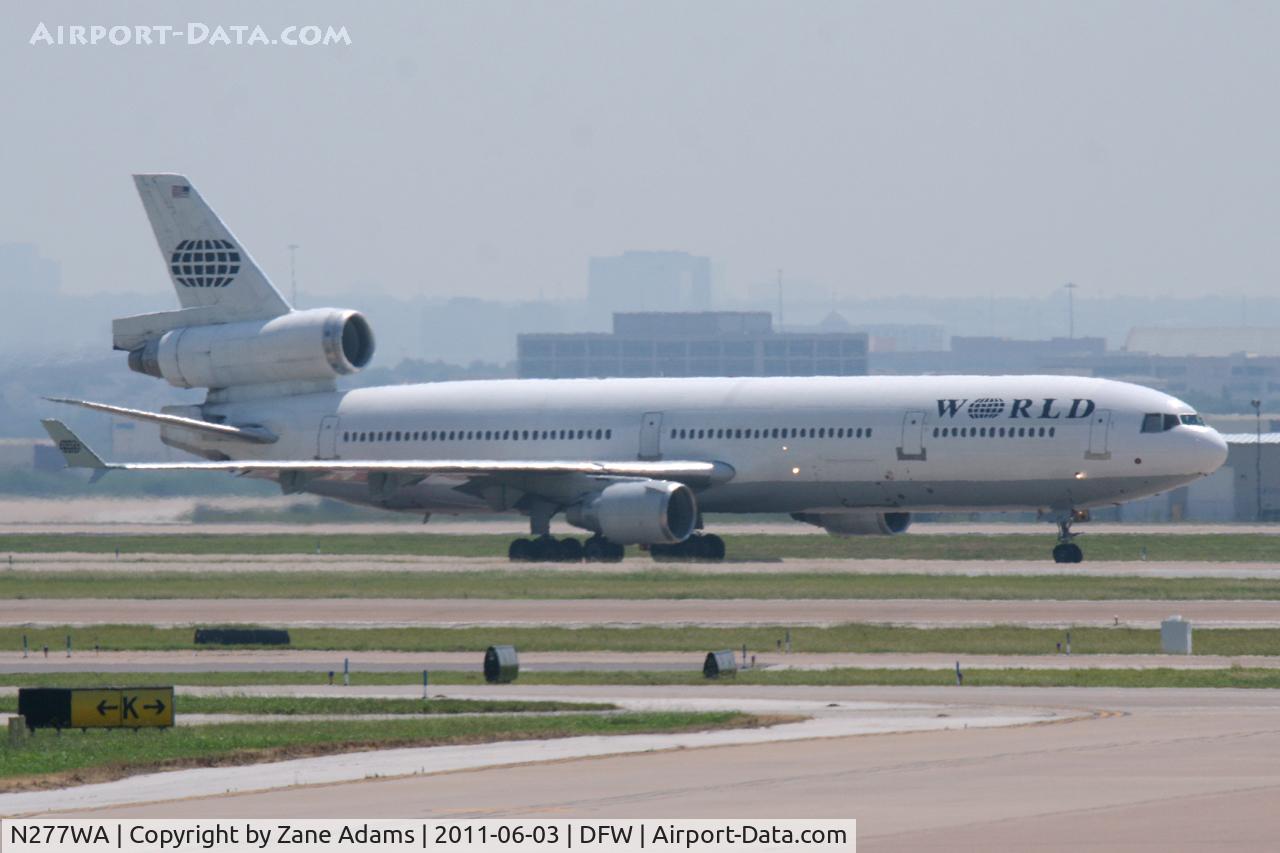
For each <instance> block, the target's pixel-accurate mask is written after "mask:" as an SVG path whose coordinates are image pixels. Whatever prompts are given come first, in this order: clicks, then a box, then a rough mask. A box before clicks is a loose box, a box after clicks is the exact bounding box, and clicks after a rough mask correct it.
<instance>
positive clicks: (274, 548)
mask: <svg viewBox="0 0 1280 853" xmlns="http://www.w3.org/2000/svg"><path fill="white" fill-rule="evenodd" d="M1086 530H1087V529H1086ZM511 538H512V537H511V536H509V535H505V534H493V533H475V534H432V533H430V532H429V528H428V530H427V532H420V531H412V532H409V531H406V532H404V533H376V534H375V533H326V534H311V533H264V534H243V533H174V534H147V535H142V534H138V535H130V534H114V533H109V534H83V533H74V534H70V533H47V534H44V533H41V534H11V535H5V536H0V554H3V553H14V554H20V553H50V552H61V551H67V552H84V553H94V554H113V553H116V552H117V550H118V551H119V553H120V555H121V557H123V558H126V559H127V558H128V557H129V556H130V555H136V554H315V553H322V554H349V555H382V556H385V555H401V556H445V557H496V558H501V559H505V558H506V555H507V546H508V545H509V544H510V542H511ZM724 538H725V542H726V546H727V549H728V553H729V556H730V557H731V558H732V559H734V560H774V559H778V558H784V557H796V558H799V557H813V558H824V557H827V558H855V559H856V558H864V559H870V558H885V559H894V558H897V559H911V560H931V559H948V560H1036V561H1046V562H1047V561H1048V559H1049V550H1050V548H1051V547H1052V545H1053V531H1052V528H1051V527H1050V526H1049V525H1045V533H1044V535H1035V534H1022V533H1011V534H1001V535H990V536H988V535H982V534H963V533H962V534H953V535H948V534H943V535H937V536H911V535H910V534H907V535H905V536H893V537H881V536H861V537H853V538H848V539H841V538H836V537H832V536H823V535H817V534H815V535H812V536H794V535H787V534H767V533H740V534H739V533H729V534H727V535H725V537H724ZM1082 544H1083V546H1084V548H1085V551H1086V553H1087V556H1088V559H1090V560H1137V559H1139V558H1140V556H1141V555H1142V554H1143V553H1144V552H1145V554H1146V557H1147V559H1150V560H1154V561H1162V560H1197V561H1198V560H1204V561H1211V562H1238V561H1274V560H1275V559H1276V555H1277V548H1278V547H1280V546H1278V545H1277V539H1276V537H1275V536H1268V535H1266V534H1253V533H1240V534H1235V533H1204V534H1186V535H1177V536H1170V535H1165V534H1162V533H1161V532H1160V531H1158V530H1155V531H1152V532H1151V533H1097V534H1093V535H1090V536H1088V537H1087V538H1086V539H1084V540H1082ZM633 550H634V549H633Z"/></svg>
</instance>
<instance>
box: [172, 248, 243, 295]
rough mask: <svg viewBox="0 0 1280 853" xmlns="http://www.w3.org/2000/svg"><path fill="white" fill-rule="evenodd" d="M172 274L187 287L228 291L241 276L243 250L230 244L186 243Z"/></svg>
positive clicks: (175, 253)
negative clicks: (225, 288) (233, 281)
mask: <svg viewBox="0 0 1280 853" xmlns="http://www.w3.org/2000/svg"><path fill="white" fill-rule="evenodd" d="M169 270H170V271H171V272H172V273H173V279H174V281H176V282H178V283H179V284H181V285H182V286H183V287H226V286H227V285H228V284H230V283H231V281H232V279H234V278H235V277H236V273H238V272H240V250H239V249H238V248H237V247H236V245H235V244H234V243H232V242H231V241H230V240H216V239H215V240H183V241H182V242H181V243H179V244H178V246H177V248H175V249H174V250H173V255H172V256H171V257H170V258H169Z"/></svg>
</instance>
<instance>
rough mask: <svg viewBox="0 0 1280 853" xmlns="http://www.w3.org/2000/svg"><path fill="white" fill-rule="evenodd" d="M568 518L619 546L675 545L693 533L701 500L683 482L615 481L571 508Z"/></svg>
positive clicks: (567, 511) (567, 514) (572, 522)
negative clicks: (696, 498)
mask: <svg viewBox="0 0 1280 853" xmlns="http://www.w3.org/2000/svg"><path fill="white" fill-rule="evenodd" d="M565 518H567V519H568V520H569V523H570V524H573V525H575V526H577V527H581V528H584V529H586V530H594V531H595V532H596V533H599V534H600V535H601V536H603V537H604V538H606V539H608V540H609V541H610V542H616V543H617V544H619V545H672V544H675V543H676V542H683V541H684V540H686V539H688V538H689V537H690V536H691V535H693V530H694V526H695V525H696V524H697V522H698V502H697V501H696V500H695V499H694V497H693V492H692V491H690V489H689V487H688V486H685V485H682V484H681V483H672V482H669V481H667V480H642V481H638V482H634V483H615V484H613V485H612V486H606V487H605V488H604V489H602V490H601V491H600V492H599V494H596V495H594V496H592V497H590V498H587V499H586V500H584V501H583V502H582V503H580V504H574V505H573V506H571V507H569V508H568V510H566V511H565Z"/></svg>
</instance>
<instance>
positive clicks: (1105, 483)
mask: <svg viewBox="0 0 1280 853" xmlns="http://www.w3.org/2000/svg"><path fill="white" fill-rule="evenodd" d="M1187 482H1188V478H1187V477H1186V476H1183V475H1178V476H1153V477H1097V478H1092V479H1087V480H1078V481H1070V482H1069V484H1067V483H1064V481H1063V480H1061V479H1059V478H1044V479H1039V478H1037V479H1028V480H975V479H966V480H949V481H945V482H934V481H929V480H916V481H904V480H889V481H876V482H861V483H835V484H833V483H814V482H791V481H783V482H757V483H737V482H731V483H727V484H725V485H722V486H716V487H715V488H713V489H709V490H707V491H705V492H703V493H701V494H700V495H699V496H698V501H699V506H700V507H701V509H702V510H703V511H704V512H730V513H732V512H786V513H790V512H805V511H818V510H831V511H847V510H850V509H882V510H883V509H889V510H892V509H903V510H912V511H916V512H967V511H982V510H985V511H1013V512H1017V511H1034V510H1038V509H1047V508H1053V507H1065V506H1072V507H1076V508H1086V507H1092V506H1104V505H1108V504H1113V503H1117V502H1119V501H1127V500H1133V499H1134V498H1139V497H1145V496H1148V495H1153V494H1158V493H1160V492H1165V491H1168V490H1169V489H1173V488H1177V487H1178V486H1181V485H1184V484H1186V483H1187Z"/></svg>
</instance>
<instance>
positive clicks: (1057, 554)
mask: <svg viewBox="0 0 1280 853" xmlns="http://www.w3.org/2000/svg"><path fill="white" fill-rule="evenodd" d="M1083 560H1084V551H1081V550H1080V546H1079V545H1077V544H1076V543H1074V542H1059V543H1058V544H1057V545H1054V546H1053V561H1054V562H1055V563H1079V562H1082V561H1083Z"/></svg>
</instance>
